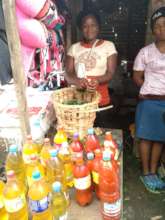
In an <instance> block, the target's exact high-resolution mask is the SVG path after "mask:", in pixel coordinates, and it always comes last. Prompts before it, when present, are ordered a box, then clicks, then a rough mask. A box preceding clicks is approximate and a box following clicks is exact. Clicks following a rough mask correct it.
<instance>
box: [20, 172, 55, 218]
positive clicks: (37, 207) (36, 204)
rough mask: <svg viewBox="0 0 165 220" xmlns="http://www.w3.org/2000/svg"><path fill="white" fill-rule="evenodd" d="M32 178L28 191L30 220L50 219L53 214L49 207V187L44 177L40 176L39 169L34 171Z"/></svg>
mask: <svg viewBox="0 0 165 220" xmlns="http://www.w3.org/2000/svg"><path fill="white" fill-rule="evenodd" d="M32 178H33V180H34V182H33V184H32V185H31V187H30V188H29V192H28V197H29V206H30V210H31V212H32V220H52V218H53V216H52V214H51V208H50V187H49V186H48V184H47V183H46V181H45V180H44V178H42V176H41V174H40V172H39V171H35V172H34V173H33V175H32ZM21 220H22V219H21Z"/></svg>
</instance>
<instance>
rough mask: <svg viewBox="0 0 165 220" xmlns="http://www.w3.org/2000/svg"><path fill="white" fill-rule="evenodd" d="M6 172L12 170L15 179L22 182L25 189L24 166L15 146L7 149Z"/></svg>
mask: <svg viewBox="0 0 165 220" xmlns="http://www.w3.org/2000/svg"><path fill="white" fill-rule="evenodd" d="M5 168H6V172H7V171H9V170H13V171H14V173H15V176H16V178H17V179H18V180H19V181H20V182H22V184H23V185H24V188H26V176H25V165H24V162H23V159H22V155H21V153H20V152H19V151H18V146H17V145H12V146H10V148H9V154H8V155H7V158H6V165H5ZM25 191H26V189H25Z"/></svg>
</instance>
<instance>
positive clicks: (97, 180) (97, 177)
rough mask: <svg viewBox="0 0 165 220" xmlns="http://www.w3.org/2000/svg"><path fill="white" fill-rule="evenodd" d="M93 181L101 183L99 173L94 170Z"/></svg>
mask: <svg viewBox="0 0 165 220" xmlns="http://www.w3.org/2000/svg"><path fill="white" fill-rule="evenodd" d="M92 178H93V182H94V183H96V184H99V174H98V173H97V172H95V171H93V172H92Z"/></svg>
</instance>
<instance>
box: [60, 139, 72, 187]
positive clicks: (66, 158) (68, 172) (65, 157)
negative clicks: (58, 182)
mask: <svg viewBox="0 0 165 220" xmlns="http://www.w3.org/2000/svg"><path fill="white" fill-rule="evenodd" d="M58 156H59V158H60V159H61V161H62V162H63V164H64V172H65V178H66V184H67V186H69V187H73V163H72V158H71V153H70V151H69V145H68V143H67V142H63V143H62V146H61V148H60V150H59V152H58Z"/></svg>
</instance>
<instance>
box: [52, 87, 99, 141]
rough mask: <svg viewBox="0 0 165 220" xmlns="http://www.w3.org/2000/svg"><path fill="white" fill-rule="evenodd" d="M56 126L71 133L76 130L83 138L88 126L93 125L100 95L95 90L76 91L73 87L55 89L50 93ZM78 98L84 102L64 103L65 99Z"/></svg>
mask: <svg viewBox="0 0 165 220" xmlns="http://www.w3.org/2000/svg"><path fill="white" fill-rule="evenodd" d="M52 98H53V104H54V108H55V112H56V117H57V125H58V127H59V126H60V127H63V128H64V129H65V131H66V132H67V133H68V134H70V135H73V133H75V132H78V133H79V135H80V137H81V138H83V137H84V136H85V135H86V133H87V130H88V128H91V127H93V124H94V120H95V118H96V111H97V109H98V104H99V100H100V95H99V94H98V92H96V91H94V92H93V91H92V92H90V91H83V92H81V91H78V90H76V88H75V87H69V88H64V89H60V90H56V91H55V92H54V93H53V94H52ZM73 99H76V100H79V101H84V102H86V103H85V104H81V105H77V104H76V105H68V104H64V102H66V101H70V100H73Z"/></svg>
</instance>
